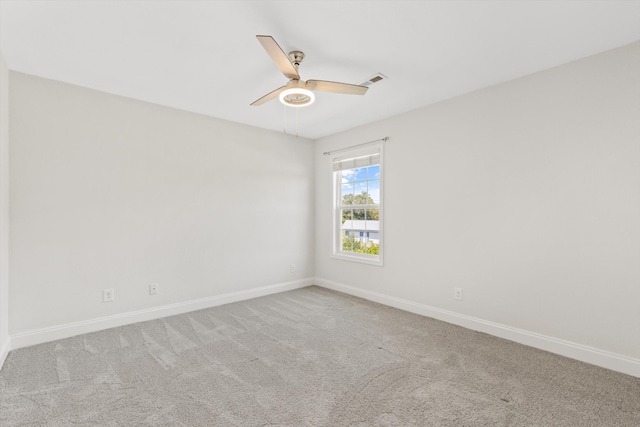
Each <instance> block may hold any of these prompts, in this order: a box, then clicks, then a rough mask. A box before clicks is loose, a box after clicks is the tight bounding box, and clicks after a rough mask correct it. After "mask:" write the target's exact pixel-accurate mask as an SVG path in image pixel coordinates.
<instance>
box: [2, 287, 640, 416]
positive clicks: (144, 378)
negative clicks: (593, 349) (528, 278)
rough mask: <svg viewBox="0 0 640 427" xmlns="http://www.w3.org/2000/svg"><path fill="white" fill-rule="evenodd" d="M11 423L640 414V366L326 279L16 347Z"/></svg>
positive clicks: (7, 411) (8, 393) (5, 410)
mask: <svg viewBox="0 0 640 427" xmlns="http://www.w3.org/2000/svg"><path fill="white" fill-rule="evenodd" d="M0 425H2V426H3V427H9V426H39V425H50V426H70V425H81V426H456V427H458V426H629V427H631V426H633V427H637V426H640V379H638V378H634V377H631V376H628V375H624V374H620V373H616V372H612V371H609V370H606V369H602V368H598V367H595V366H591V365H587V364H585V363H581V362H577V361H575V360H571V359H567V358H564V357H561V356H557V355H554V354H550V353H546V352H544V351H540V350H536V349H533V348H529V347H525V346H522V345H519V344H515V343H513V342H509V341H506V340H502V339H499V338H494V337H491V336H488V335H484V334H480V333H477V332H473V331H470V330H467V329H463V328H460V327H457V326H453V325H449V324H447V323H443V322H439V321H436V320H433V319H429V318H425V317H421V316H418V315H414V314H411V313H406V312H403V311H400V310H397V309H393V308H389V307H386V306H383V305H379V304H375V303H372V302H368V301H365V300H362V299H358V298H355V297H351V296H347V295H343V294H340V293H337V292H333V291H329V290H325V289H322V288H318V287H310V288H305V289H301V290H296V291H291V292H285V293H281V294H277V295H272V296H268V297H263V298H258V299H254V300H251V301H245V302H240V303H235V304H229V305H226V306H221V307H216V308H211V309H207V310H201V311H197V312H192V313H188V314H184V315H179V316H174V317H169V318H165V319H161V320H155V321H150V322H145V323H139V324H134V325H130V326H125V327H120V328H115V329H110V330H107V331H103V332H97V333H92V334H86V335H82V336H78V337H74V338H69V339H64V340H60V341H56V342H52V343H47V344H42V345H37V346H33V347H29V348H24V349H20V350H16V351H12V352H11V353H10V354H9V356H8V358H7V361H6V363H5V366H4V368H3V369H2V371H0Z"/></svg>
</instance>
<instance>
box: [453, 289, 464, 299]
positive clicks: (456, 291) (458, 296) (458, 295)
mask: <svg viewBox="0 0 640 427" xmlns="http://www.w3.org/2000/svg"><path fill="white" fill-rule="evenodd" d="M453 298H454V299H457V300H459V301H462V288H453Z"/></svg>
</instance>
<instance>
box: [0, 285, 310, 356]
mask: <svg viewBox="0 0 640 427" xmlns="http://www.w3.org/2000/svg"><path fill="white" fill-rule="evenodd" d="M312 284H313V279H311V278H306V279H300V280H294V281H291V282H285V283H279V284H276V285H270V286H262V287H259V288H253V289H248V290H245V291H238V292H231V293H228V294H223V295H216V296H212V297H207V298H200V299H196V300H191V301H183V302H179V303H175V304H169V305H163V306H160V307H153V308H148V309H144V310H137V311H131V312H128V313H122V314H116V315H113V316H106V317H99V318H96V319H89V320H83V321H80V322H74V323H67V324H64V325H57V326H51V327H48V328H42V329H36V330H32V331H27V332H21V333H17V334H12V335H11V336H10V342H11V345H10V347H9V346H8V345H7V347H8V348H7V349H6V352H7V353H8V351H9V350H16V349H18V348H22V347H27V346H30V345H35V344H42V343H45V342H49V341H55V340H59V339H63V338H69V337H73V336H76V335H80V334H86V333H89V332H96V331H101V330H104V329H109V328H115V327H118V326H124V325H130V324H131V323H137V322H145V321H147V320H154V319H159V318H162V317H167V316H173V315H176V314H182V313H188V312H190V311H196V310H202V309H205V308H209V307H215V306H218V305H224V304H230V303H233V302H238V301H244V300H248V299H252V298H257V297H262V296H265V295H271V294H276V293H279V292H284V291H290V290H293V289H299V288H304V287H306V286H311V285H312ZM0 354H4V353H0Z"/></svg>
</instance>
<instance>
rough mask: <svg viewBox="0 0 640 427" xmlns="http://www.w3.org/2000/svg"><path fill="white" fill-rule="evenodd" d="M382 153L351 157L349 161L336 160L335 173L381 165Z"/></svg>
mask: <svg viewBox="0 0 640 427" xmlns="http://www.w3.org/2000/svg"><path fill="white" fill-rule="evenodd" d="M379 164H380V153H379V152H378V153H370V154H366V155H364V156H358V157H349V158H347V159H335V160H334V161H333V170H334V171H343V170H347V169H355V168H363V167H367V166H373V165H379Z"/></svg>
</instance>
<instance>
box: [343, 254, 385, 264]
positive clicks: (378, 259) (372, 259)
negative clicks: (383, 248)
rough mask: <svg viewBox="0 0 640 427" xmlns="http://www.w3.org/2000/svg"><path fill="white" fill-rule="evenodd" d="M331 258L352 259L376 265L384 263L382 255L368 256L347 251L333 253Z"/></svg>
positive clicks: (352, 260)
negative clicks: (346, 252) (350, 253)
mask: <svg viewBox="0 0 640 427" xmlns="http://www.w3.org/2000/svg"><path fill="white" fill-rule="evenodd" d="M331 258H333V259H339V260H342V261H351V262H359V263H361V264H369V265H375V266H378V267H382V265H383V264H382V257H381V256H377V257H373V256H366V255H348V254H345V253H337V254H333V255H331Z"/></svg>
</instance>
